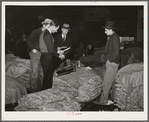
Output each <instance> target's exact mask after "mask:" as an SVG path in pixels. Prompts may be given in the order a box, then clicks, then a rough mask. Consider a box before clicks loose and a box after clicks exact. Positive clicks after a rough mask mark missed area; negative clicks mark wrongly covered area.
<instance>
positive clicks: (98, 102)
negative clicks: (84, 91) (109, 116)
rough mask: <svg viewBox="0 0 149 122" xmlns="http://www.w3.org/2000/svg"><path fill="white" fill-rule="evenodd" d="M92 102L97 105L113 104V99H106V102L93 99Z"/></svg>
mask: <svg viewBox="0 0 149 122" xmlns="http://www.w3.org/2000/svg"><path fill="white" fill-rule="evenodd" d="M93 103H94V104H97V105H111V104H114V102H113V101H111V100H108V103H104V102H102V101H93Z"/></svg>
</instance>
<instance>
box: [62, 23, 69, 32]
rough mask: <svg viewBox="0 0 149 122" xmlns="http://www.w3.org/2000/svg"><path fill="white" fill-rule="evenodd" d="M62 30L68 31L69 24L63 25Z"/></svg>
mask: <svg viewBox="0 0 149 122" xmlns="http://www.w3.org/2000/svg"><path fill="white" fill-rule="evenodd" d="M62 29H67V30H70V27H69V24H66V23H64V24H63V26H62Z"/></svg>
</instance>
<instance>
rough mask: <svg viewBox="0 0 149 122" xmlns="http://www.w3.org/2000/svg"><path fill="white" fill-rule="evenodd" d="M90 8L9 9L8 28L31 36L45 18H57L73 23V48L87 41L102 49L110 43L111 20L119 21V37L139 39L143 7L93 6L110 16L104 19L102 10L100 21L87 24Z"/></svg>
mask: <svg viewBox="0 0 149 122" xmlns="http://www.w3.org/2000/svg"><path fill="white" fill-rule="evenodd" d="M90 7H93V6H6V28H10V27H13V28H14V29H15V31H16V32H17V34H18V35H20V34H21V31H22V30H25V32H26V34H27V35H29V34H30V33H31V31H32V30H33V29H35V28H39V27H41V26H42V25H41V22H42V21H43V20H44V19H45V18H50V19H52V18H56V19H58V20H59V22H60V24H61V25H62V24H63V23H64V22H65V23H69V24H70V26H71V31H70V33H69V34H70V36H71V37H72V39H73V43H74V45H76V46H77V45H78V44H79V43H80V42H84V43H85V44H86V45H88V44H93V45H94V46H98V47H102V46H104V45H105V44H106V40H107V37H106V35H105V34H104V29H103V26H104V25H105V23H106V21H107V20H112V21H115V22H116V26H117V30H116V31H117V33H118V34H119V35H120V36H133V37H136V33H137V31H136V30H137V16H138V9H143V7H142V6H102V7H101V6H94V7H96V8H100V9H101V10H102V8H103V9H105V8H106V9H108V10H109V16H104V15H105V13H104V11H103V13H101V15H102V17H101V19H100V20H95V21H94V20H91V21H88V20H86V19H85V17H84V10H85V9H86V8H90ZM96 42H98V44H96Z"/></svg>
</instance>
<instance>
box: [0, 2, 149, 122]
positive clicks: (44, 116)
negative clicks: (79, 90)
mask: <svg viewBox="0 0 149 122" xmlns="http://www.w3.org/2000/svg"><path fill="white" fill-rule="evenodd" d="M6 5H23V6H32V5H34V6H47V5H49V6H51V5H56V6H57V5H61V6H64V5H65V6H66V5H68V6H69V5H73V6H79V5H84V6H88V5H89V6H115V5H123V6H124V5H126V6H127V5H128V6H130V5H133V6H138V5H142V6H144V84H145V85H144V93H145V94H144V111H143V112H119V111H118V112H115V111H114V112H100V111H99V112H82V111H80V112H74V114H77V113H78V115H67V112H44V111H43V112H24V111H23V112H16V111H13V112H6V111H4V110H5V108H4V107H5V92H4V91H5V24H6V23H5V6H6ZM1 18H2V19H1V21H2V31H1V35H2V36H1V40H2V41H1V42H2V44H1V45H2V47H1V49H2V58H1V59H2V65H1V66H2V72H1V73H2V75H1V76H2V80H1V81H2V84H1V90H2V91H1V95H2V99H1V100H2V104H1V109H2V110H1V112H2V114H1V115H2V116H1V117H2V118H1V119H2V120H5V121H6V120H8V121H10V120H11V121H18V120H19V121H21V120H24V121H27V120H34V121H36V120H37V121H44V120H48V121H51V120H54V121H56V120H61V121H62V120H63V121H66V120H73V121H75V120H83V121H85V120H87V121H89V120H94V121H104V120H110V121H111V120H112V121H113V120H124V121H126V120H137V121H138V120H147V119H148V101H147V100H148V97H147V96H148V75H147V74H148V72H147V71H148V4H147V2H146V1H122V2H117V1H108V2H104V1H89V2H81V1H76V2H64V1H61V2H57V1H56V2H46V1H45V2H41V1H39V2H13V1H11V2H2V17H1ZM79 113H81V114H80V115H79Z"/></svg>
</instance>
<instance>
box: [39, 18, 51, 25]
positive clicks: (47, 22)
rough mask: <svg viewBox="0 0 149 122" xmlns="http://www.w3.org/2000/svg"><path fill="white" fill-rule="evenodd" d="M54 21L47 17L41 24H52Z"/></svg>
mask: <svg viewBox="0 0 149 122" xmlns="http://www.w3.org/2000/svg"><path fill="white" fill-rule="evenodd" d="M51 22H52V20H51V19H47V18H46V19H45V20H44V21H43V22H41V24H50V23H51Z"/></svg>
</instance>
